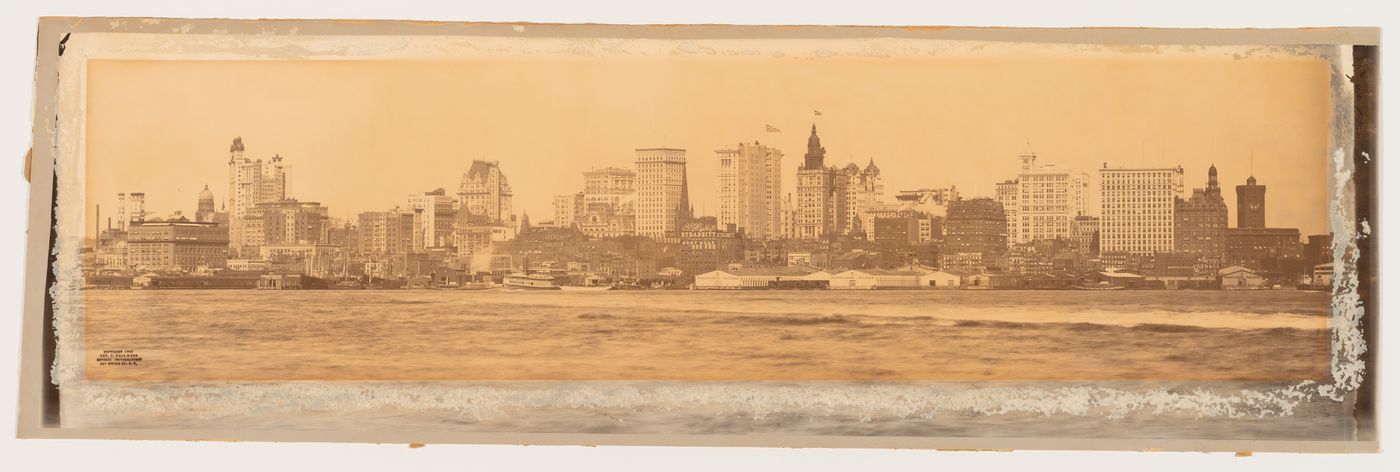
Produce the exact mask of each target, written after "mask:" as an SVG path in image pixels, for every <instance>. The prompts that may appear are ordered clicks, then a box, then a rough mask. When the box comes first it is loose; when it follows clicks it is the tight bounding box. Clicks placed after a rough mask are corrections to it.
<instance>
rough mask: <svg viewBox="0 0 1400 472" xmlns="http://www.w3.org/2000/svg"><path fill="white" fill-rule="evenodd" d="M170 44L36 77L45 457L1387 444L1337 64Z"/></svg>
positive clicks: (1263, 58) (516, 45)
mask: <svg viewBox="0 0 1400 472" xmlns="http://www.w3.org/2000/svg"><path fill="white" fill-rule="evenodd" d="M157 24H158V23H157ZM182 24H183V23H182ZM190 24H191V25H194V26H192V28H194V29H193V30H192V31H193V32H191V30H186V31H183V32H179V33H163V34H158V35H156V36H158V37H160V38H163V40H164V41H169V42H168V43H164V44H167V45H169V44H177V45H179V47H178V48H176V49H165V48H157V47H156V45H157V44H161V43H159V42H152V38H150V37H144V35H134V36H131V35H123V34H122V33H120V28H118V29H117V30H114V31H110V32H106V33H100V34H94V35H92V36H90V37H92V38H94V39H93V40H88V41H85V42H74V43H71V44H68V45H66V46H65V47H67V48H68V49H69V50H70V53H69V54H72V52H71V51H72V50H74V48H77V54H78V57H80V58H81V61H78V60H77V59H72V58H71V57H69V56H65V57H63V58H60V59H59V61H58V62H59V66H58V67H59V70H60V75H62V71H71V72H73V73H75V74H78V75H77V76H76V77H74V76H63V79H62V80H64V81H68V80H69V79H70V77H72V81H74V82H76V83H69V82H60V85H58V87H59V95H60V96H61V97H62V98H61V100H60V102H61V103H60V109H62V110H65V113H70V114H71V113H78V115H75V116H74V119H73V120H72V123H75V126H78V127H79V128H80V129H81V133H80V137H78V136H72V137H70V138H68V139H66V140H65V139H62V138H60V139H59V141H61V142H64V143H67V144H62V145H60V146H59V148H58V149H60V151H59V152H60V153H62V152H69V153H72V154H68V156H72V157H67V158H66V159H68V161H69V162H68V163H65V162H64V160H63V159H62V158H61V159H58V160H57V161H56V162H58V164H57V167H56V169H57V173H56V175H57V177H56V178H57V179H58V182H59V184H58V185H59V186H60V187H61V188H59V190H58V194H57V195H58V205H59V206H58V208H59V210H58V214H57V215H58V216H56V218H57V222H58V230H59V231H60V232H61V233H62V234H61V235H60V236H59V237H58V240H57V241H58V242H57V243H56V245H55V247H56V248H58V249H57V251H58V252H56V254H58V256H57V257H58V258H57V262H56V263H55V267H57V268H59V269H58V270H61V271H62V272H60V275H59V280H60V283H59V286H61V287H66V288H65V289H64V290H63V291H61V292H57V293H58V295H55V296H54V307H55V315H54V316H55V319H54V321H55V325H56V326H55V328H54V330H55V331H54V332H55V334H56V337H57V346H56V352H57V354H56V361H55V362H54V364H53V367H54V368H53V370H52V375H53V376H55V380H54V382H55V383H56V384H58V385H61V386H62V387H63V388H62V389H60V390H59V393H58V395H60V396H59V397H58V398H59V399H61V405H62V406H61V410H58V411H60V412H61V414H60V415H59V416H60V417H61V420H60V421H57V424H49V425H48V426H50V427H62V428H75V429H89V430H94V431H101V430H104V429H121V430H124V431H130V430H136V431H143V430H144V431H157V432H159V431H167V432H168V431H180V430H194V429H203V428H212V429H214V430H219V431H233V432H235V433H230V434H233V435H234V436H235V437H248V438H258V437H259V436H258V434H259V433H257V432H258V431H301V430H321V431H340V432H346V433H357V432H358V433H366V434H368V436H365V438H367V439H368V438H374V439H370V440H384V438H386V437H392V438H401V437H409V436H413V437H423V438H435V440H441V441H452V440H467V441H485V442H495V441H500V440H505V441H510V440H511V439H483V438H486V437H487V436H485V435H489V434H503V433H504V434H520V435H524V436H505V437H498V438H520V439H519V442H543V443H552V442H564V443H574V442H582V443H593V444H596V443H609V442H611V441H621V443H637V442H639V443H652V444H760V445H866V446H910V447H920V446H922V447H929V446H933V445H938V444H959V445H960V444H965V443H960V442H957V441H960V440H988V441H989V442H980V443H979V442H973V443H966V444H973V445H978V444H985V445H990V446H1002V445H1011V446H1016V445H1019V446H1020V447H1092V446H1086V445H1085V444H1089V443H1088V442H1085V443H1075V442H1074V441H1080V440H1083V441H1089V440H1109V441H1124V442H1121V443H1099V444H1104V446H1102V447H1104V448H1136V447H1135V446H1132V445H1142V444H1147V445H1153V446H1154V447H1165V448H1197V449H1200V448H1206V449H1213V448H1217V447H1218V448H1226V449H1238V447H1235V446H1234V444H1239V443H1231V441H1236V442H1238V441H1246V442H1257V441H1275V442H1278V444H1279V446H1276V448H1277V449H1280V450H1323V449H1326V450H1365V449H1368V446H1367V444H1370V441H1374V437H1373V436H1372V435H1371V434H1372V433H1371V432H1370V431H1371V430H1370V427H1371V426H1370V423H1369V422H1368V421H1369V420H1368V419H1367V418H1368V417H1367V416H1366V414H1365V413H1362V414H1358V413H1357V412H1358V411H1362V412H1367V411H1370V410H1369V408H1371V406H1370V402H1371V401H1373V400H1372V399H1371V398H1369V397H1367V396H1366V395H1364V394H1360V393H1358V392H1360V391H1362V390H1361V389H1360V386H1361V385H1362V383H1363V377H1362V375H1363V373H1364V369H1365V368H1364V363H1363V361H1362V357H1361V356H1362V355H1363V354H1362V353H1363V352H1364V350H1365V344H1364V340H1362V339H1361V338H1360V336H1363V334H1362V332H1361V331H1360V330H1359V329H1357V330H1351V329H1350V328H1345V327H1346V326H1353V327H1354V328H1355V327H1358V326H1359V325H1356V324H1355V323H1358V322H1359V321H1357V320H1358V319H1359V318H1358V317H1359V316H1360V315H1359V314H1358V313H1359V312H1358V311H1357V310H1359V309H1360V308H1359V307H1362V306H1363V302H1362V301H1359V300H1360V299H1358V298H1355V297H1356V296H1357V295H1356V290H1357V288H1358V283H1359V282H1358V281H1357V280H1358V278H1357V272H1356V271H1357V269H1356V264H1357V260H1358V258H1366V257H1370V256H1369V255H1368V254H1361V253H1360V252H1359V250H1358V249H1357V247H1358V246H1356V243H1355V240H1356V233H1355V231H1357V230H1356V228H1358V221H1360V220H1359V217H1357V216H1356V215H1357V211H1358V210H1356V206H1357V205H1363V204H1364V203H1358V202H1359V201H1360V200H1361V199H1362V198H1363V197H1357V196H1356V195H1358V194H1363V195H1364V194H1366V193H1365V192H1369V188H1365V186H1364V185H1363V184H1361V183H1357V181H1353V180H1351V179H1353V178H1354V177H1353V174H1352V173H1353V172H1354V170H1353V168H1354V164H1353V163H1352V162H1351V158H1350V155H1351V154H1350V153H1351V152H1352V149H1353V146H1358V145H1359V144H1357V143H1354V136H1353V134H1354V133H1353V132H1354V129H1355V128H1356V127H1358V126H1362V125H1365V123H1361V124H1358V123H1355V122H1354V121H1353V118H1354V117H1353V115H1354V108H1355V106H1357V105H1354V103H1355V101H1356V98H1355V97H1356V94H1357V93H1358V92H1356V90H1355V88H1354V87H1355V85H1354V80H1353V79H1352V77H1353V76H1355V75H1357V73H1358V72H1357V71H1356V70H1355V69H1354V67H1355V63H1356V57H1355V55H1354V54H1355V52H1354V50H1353V48H1352V47H1351V46H1349V45H1343V46H1339V45H1337V44H1344V43H1332V42H1328V41H1321V42H1318V43H1316V44H1314V43H1307V42H1303V43H1293V44H1289V45H1284V46H1278V45H1270V46H1264V47H1261V46H1258V45H1253V44H1250V43H1231V42H1226V43H1217V42H1212V43H1210V44H1200V45H1195V44H1191V41H1189V36H1187V35H1185V33H1183V35H1182V36H1181V38H1182V40H1181V41H1180V43H1178V44H1117V43H1105V44H1095V43H1092V42H1089V41H1081V42H1064V41H1057V42H1054V43H1050V42H1045V43H1041V42H1035V41H1034V39H1011V40H1005V39H993V38H996V36H995V34H997V33H993V32H990V31H983V33H988V34H992V36H989V37H988V39H976V38H975V37H974V38H969V37H957V38H948V37H939V36H938V34H941V33H937V32H933V31H919V30H900V31H901V32H895V31H894V30H892V29H880V28H876V29H872V30H870V31H868V32H866V33H860V34H858V33H853V32H841V31H833V30H826V29H821V28H812V29H805V30H804V29H798V30H793V31H795V32H796V33H784V32H782V30H776V29H765V28H750V29H742V28H741V29H734V30H726V29H724V27H717V28H718V29H715V30H705V29H704V28H701V29H696V30H693V31H692V30H686V29H682V30H680V32H667V31H659V30H655V29H653V28H656V27H594V28H593V29H579V28H575V27H569V26H555V27H543V26H535V25H528V26H520V25H517V26H513V27H512V26H510V25H476V26H461V28H464V29H461V30H452V31H460V34H451V35H445V36H444V35H430V34H421V35H420V34H418V33H412V31H414V29H413V28H414V26H412V25H399V26H400V27H403V28H406V29H404V30H401V31H402V32H401V33H383V32H376V33H367V32H366V33H361V34H355V33H353V32H351V31H347V32H346V33H345V34H343V35H340V36H324V35H316V34H310V35H298V34H296V33H292V34H282V33H278V34H272V35H263V36H262V37H259V38H251V37H245V36H243V35H242V34H241V33H230V32H228V31H226V30H222V31H223V32H211V33H202V32H200V31H203V29H204V28H207V27H212V26H213V25H217V24H219V22H194V23H190ZM282 26H286V25H278V27H282ZM321 26H322V27H324V26H327V25H326V24H321ZM422 27H423V28H432V27H430V26H422ZM386 28H388V26H386ZM352 29H353V28H352ZM278 31H281V30H278ZM366 31H367V30H366ZM377 31H379V30H377ZM434 31H438V32H441V30H434ZM706 31H712V32H718V33H722V34H719V35H717V36H711V35H709V33H706ZM974 36H975V35H974ZM79 38H80V39H81V38H82V35H79ZM1008 38H1011V37H1010V36H1009V37H1008ZM1028 38H1033V36H1032V37H1028ZM1182 44H1187V45H1182ZM1298 44H1303V45H1298ZM83 48H87V49H83ZM70 60H71V61H73V62H72V64H73V65H71V66H67V68H65V65H66V64H67V63H65V62H64V61H70ZM79 64H80V65H79ZM64 87H67V88H64ZM62 106H71V107H72V108H62ZM1371 126H1373V124H1372V125H1371ZM60 128H62V127H60ZM65 146H66V147H65ZM36 152H37V150H36ZM65 197H71V198H75V199H76V200H72V199H69V200H65ZM1367 208H1369V207H1367ZM1367 230H1368V231H1369V229H1367ZM1358 395H1360V396H1358ZM1358 408H1360V410H1358ZM239 431H241V432H243V433H237V432H239ZM385 431H395V432H396V433H395V435H392V436H382V435H377V434H379V433H374V432H385ZM248 432H252V433H251V434H247V433H248ZM478 433H480V434H481V435H478V436H471V435H472V434H478ZM541 433H548V434H567V435H583V436H579V438H580V439H579V440H578V441H575V440H571V439H567V438H568V437H569V436H563V437H556V438H552V439H551V438H549V437H539V436H531V435H533V434H541ZM157 434H159V433H157ZM454 434H463V435H465V436H452V435H454ZM414 435H419V436H414ZM610 435H611V436H610ZM634 435H643V436H634ZM356 437H357V436H345V437H340V436H326V437H321V438H312V439H330V438H343V439H341V440H357V439H355V438H356ZM454 437H456V438H459V439H452V438H454ZM635 437H642V438H645V437H652V438H654V439H653V440H640V441H638V440H636V439H627V438H635ZM735 437H750V438H768V439H757V440H755V441H756V442H744V440H733V439H725V438H735ZM308 438H310V437H308ZM584 438H586V439H584ZM609 438H616V439H609ZM707 438H708V439H707ZM879 438H886V439H887V440H886V441H885V442H878V441H875V442H863V441H870V440H878V439H879ZM950 438H951V439H950ZM1014 438H1033V439H1032V440H1029V441H1022V440H1018V439H1014ZM1035 440H1048V441H1051V442H1045V443H1036V442H1034V441H1035ZM840 441H847V442H840ZM901 441H909V442H901ZM921 441H927V442H921ZM939 441H944V442H939ZM948 441H951V442H948ZM997 441H1006V442H997ZM1018 441H1020V442H1018ZM1053 441H1068V442H1064V443H1057V442H1053ZM1133 441H1138V442H1133ZM1173 441H1177V442H1173ZM1202 441H1204V442H1202ZM1210 441H1217V443H1215V444H1217V445H1216V446H1210V444H1212V443H1211V442H1210ZM1348 443H1350V444H1353V445H1354V446H1345V445H1344V446H1341V447H1340V448H1337V447H1333V446H1328V445H1336V444H1348ZM1036 444H1040V446H1036ZM1057 444H1058V445H1061V446H1056V445H1057ZM1186 444H1191V445H1193V446H1186ZM1287 444H1295V446H1292V447H1290V446H1287ZM1329 448H1330V449H1329ZM1255 449H1265V450H1267V449H1270V447H1269V446H1263V447H1260V446H1256V447H1255Z"/></svg>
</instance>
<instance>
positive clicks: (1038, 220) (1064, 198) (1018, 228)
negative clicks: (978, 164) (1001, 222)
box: [997, 152, 1089, 245]
mask: <svg viewBox="0 0 1400 472" xmlns="http://www.w3.org/2000/svg"><path fill="white" fill-rule="evenodd" d="M1017 157H1019V158H1020V160H1021V172H1020V174H1018V175H1017V176H1016V178H1015V179H1013V180H1007V181H1005V182H1001V183H999V184H997V200H998V201H1000V202H1001V205H1002V207H1004V208H1006V229H1007V235H1006V236H1007V237H1006V243H1007V244H1008V245H1016V244H1022V243H1028V242H1031V241H1036V240H1047V239H1069V238H1070V237H1071V236H1072V228H1071V225H1072V223H1073V222H1074V218H1075V217H1076V216H1079V215H1083V214H1084V205H1085V203H1084V202H1085V193H1086V190H1087V188H1088V185H1089V184H1088V180H1089V179H1088V176H1086V175H1085V174H1084V173H1082V172H1073V171H1070V170H1068V169H1062V168H1059V167H1056V166H1055V165H1054V164H1039V163H1036V155H1035V153H1033V152H1025V153H1021V154H1020V155H1019V156H1017Z"/></svg>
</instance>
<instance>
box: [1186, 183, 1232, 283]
mask: <svg viewBox="0 0 1400 472" xmlns="http://www.w3.org/2000/svg"><path fill="white" fill-rule="evenodd" d="M1175 212H1176V213H1175V215H1174V217H1175V221H1174V225H1175V228H1174V231H1175V234H1176V236H1175V237H1176V243H1175V244H1176V248H1175V250H1176V251H1177V252H1183V253H1188V254H1193V255H1195V256H1197V257H1198V258H1200V259H1201V260H1202V261H1203V262H1206V263H1207V264H1206V265H1205V266H1204V267H1205V268H1210V267H1214V268H1215V269H1219V268H1220V263H1221V261H1222V257H1223V256H1224V252H1225V228H1226V227H1228V226H1229V225H1230V215H1229V209H1228V208H1226V206H1225V199H1224V198H1223V197H1221V196H1220V181H1219V180H1218V176H1217V174H1216V170H1215V166H1214V165H1212V166H1210V170H1209V171H1208V172H1207V180H1206V187H1205V188H1203V189H1202V188H1197V189H1193V190H1192V191H1191V198H1189V199H1181V198H1178V199H1176V209H1175ZM1211 272H1212V273H1213V272H1214V270H1213V269H1212V270H1211Z"/></svg>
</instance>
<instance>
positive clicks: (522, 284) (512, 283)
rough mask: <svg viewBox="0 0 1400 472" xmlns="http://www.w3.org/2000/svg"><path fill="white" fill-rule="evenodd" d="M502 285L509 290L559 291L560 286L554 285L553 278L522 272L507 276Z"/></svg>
mask: <svg viewBox="0 0 1400 472" xmlns="http://www.w3.org/2000/svg"><path fill="white" fill-rule="evenodd" d="M501 285H502V286H503V287H505V288H508V289H520V290H559V286H558V285H554V278H553V277H550V276H548V275H543V274H525V273H522V272H516V273H514V274H510V275H507V276H506V277H505V280H503V281H502V283H501Z"/></svg>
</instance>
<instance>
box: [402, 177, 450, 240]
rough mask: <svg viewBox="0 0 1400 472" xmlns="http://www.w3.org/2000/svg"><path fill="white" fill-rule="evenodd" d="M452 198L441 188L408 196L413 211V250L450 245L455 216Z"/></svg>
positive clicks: (409, 209) (409, 205)
mask: <svg viewBox="0 0 1400 472" xmlns="http://www.w3.org/2000/svg"><path fill="white" fill-rule="evenodd" d="M453 203H454V202H453V198H452V196H451V195H448V194H447V191H446V190H443V189H441V188H437V189H433V190H431V191H428V192H422V193H415V194H412V195H409V196H408V211H409V212H411V213H413V252H422V251H424V250H427V249H437V248H445V247H451V246H452V225H453V223H454V221H455V220H456V218H457V210H456V209H454V208H453V207H454V206H455V205H454V204H453Z"/></svg>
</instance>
